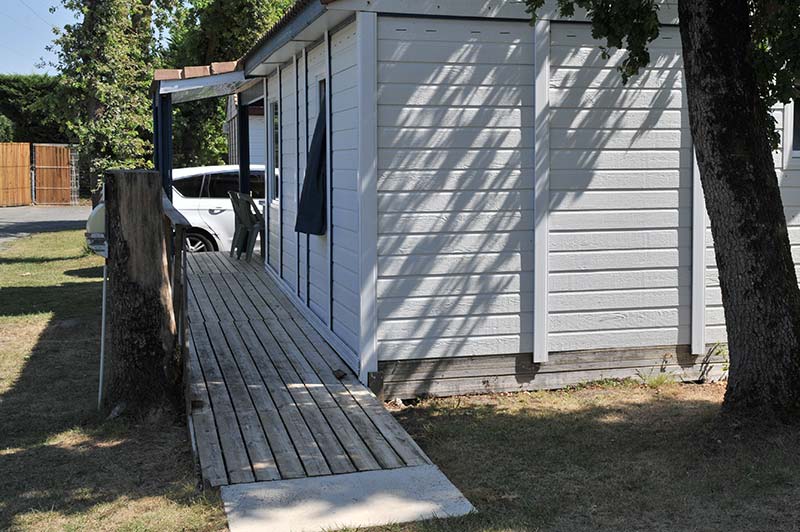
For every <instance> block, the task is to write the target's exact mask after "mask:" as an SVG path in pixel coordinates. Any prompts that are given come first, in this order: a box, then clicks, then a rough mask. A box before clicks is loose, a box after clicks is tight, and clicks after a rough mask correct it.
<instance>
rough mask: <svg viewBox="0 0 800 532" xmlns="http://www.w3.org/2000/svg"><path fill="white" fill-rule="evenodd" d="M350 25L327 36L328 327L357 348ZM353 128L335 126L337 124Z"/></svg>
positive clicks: (355, 109) (355, 130) (353, 62)
mask: <svg viewBox="0 0 800 532" xmlns="http://www.w3.org/2000/svg"><path fill="white" fill-rule="evenodd" d="M356 63H357V58H356V24H355V22H354V23H352V24H350V25H348V26H347V27H345V28H342V29H341V30H339V31H337V32H336V33H334V34H333V35H332V36H331V92H332V101H331V105H332V110H333V115H332V117H331V120H332V122H331V147H332V153H333V157H332V167H331V173H332V175H331V184H332V187H333V196H332V198H331V201H332V210H331V237H332V243H331V246H332V255H333V257H332V260H333V266H332V272H331V273H332V279H331V284H332V298H333V315H332V320H333V323H332V329H333V332H334V334H336V335H337V336H338V337H339V338H340V339H341V340H342V341H343V342H344V343H345V344H346V345H347V346H348V347H350V348H351V349H353V351H355V352H358V349H359V342H358V339H359V333H360V327H361V324H360V298H359V282H358V233H357V232H356V231H357V222H358V203H359V202H358V192H357V188H356V187H357V182H356V180H357V176H358V173H357V169H358V125H357V117H358V107H357V105H358V104H357V98H356V88H357V84H358V76H357V70H356ZM339 123H343V124H345V125H349V124H353V125H355V127H352V128H347V127H337V124H339Z"/></svg>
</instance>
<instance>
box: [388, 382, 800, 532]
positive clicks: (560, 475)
mask: <svg viewBox="0 0 800 532" xmlns="http://www.w3.org/2000/svg"><path fill="white" fill-rule="evenodd" d="M723 394H724V386H723V385H721V384H709V385H684V384H667V383H660V385H659V386H658V387H657V388H653V387H649V386H646V385H641V384H637V383H635V382H632V381H626V382H622V383H610V382H609V383H604V384H603V385H602V386H593V385H589V386H583V387H577V388H573V389H569V390H563V391H554V392H541V393H519V394H507V395H494V396H474V397H460V398H448V399H437V400H426V401H422V402H420V403H418V404H417V405H414V406H411V407H408V408H404V409H402V410H401V411H399V412H395V415H396V416H397V417H398V418H399V419H400V421H401V422H402V423H403V425H404V426H405V427H406V429H407V430H408V431H409V432H410V433H411V435H412V436H414V438H415V439H416V440H417V441H418V442H419V443H420V445H421V446H422V447H423V449H424V450H425V451H426V452H427V453H428V455H429V456H430V457H431V459H432V460H433V461H434V463H436V464H437V465H438V466H439V467H440V468H441V469H442V470H443V471H444V472H445V474H446V475H447V476H448V477H449V478H450V479H451V480H452V481H453V483H454V484H455V485H456V486H458V487H459V489H461V491H462V492H463V493H464V495H466V496H467V498H468V499H469V500H470V501H471V502H472V503H473V504H474V505H475V506H476V508H477V510H478V513H477V514H474V515H470V516H466V517H463V518H457V519H446V520H434V521H428V522H424V523H416V524H410V525H398V526H390V527H382V528H376V529H374V530H375V531H378V530H380V531H392V532H399V531H403V532H428V531H437V532H438V531H465V532H471V531H481V532H489V531H492V532H494V531H496V532H500V531H504V532H505V531H509V532H510V531H514V532H516V531H520V532H522V531H526V532H527V531H536V530H547V531H551V530H552V531H564V532H573V531H594V530H608V531H611V530H613V531H625V530H647V531H653V530H654V531H665V532H666V531H675V530H692V531H694V530H703V531H737V530H742V531H744V530H748V531H749V530H765V531H766V530H770V531H782V530H785V531H790V530H797V529H798V523H800V506H798V505H797V502H796V501H797V499H798V497H799V496H800V454H798V453H797V449H798V448H800V427H798V426H773V427H767V428H764V427H761V428H760V429H758V430H755V429H752V428H747V427H739V428H736V427H734V428H732V429H722V428H720V427H721V425H720V424H718V423H717V422H716V420H717V414H718V410H719V406H720V404H721V401H722V397H723Z"/></svg>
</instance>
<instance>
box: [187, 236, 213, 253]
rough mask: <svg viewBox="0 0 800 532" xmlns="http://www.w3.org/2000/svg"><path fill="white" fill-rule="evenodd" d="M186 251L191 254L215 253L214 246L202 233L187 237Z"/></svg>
mask: <svg viewBox="0 0 800 532" xmlns="http://www.w3.org/2000/svg"><path fill="white" fill-rule="evenodd" d="M186 251H188V252H189V253H203V252H206V251H214V244H213V243H212V242H211V240H210V239H209V238H208V237H207V236H206V235H204V234H202V233H189V234H188V235H186Z"/></svg>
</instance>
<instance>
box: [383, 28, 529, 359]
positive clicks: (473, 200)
mask: <svg viewBox="0 0 800 532" xmlns="http://www.w3.org/2000/svg"><path fill="white" fill-rule="evenodd" d="M378 39H379V42H378V60H379V62H378V139H377V140H378V243H377V245H378V285H377V294H378V341H379V344H378V354H379V358H380V359H383V360H387V359H401V358H426V357H449V356H461V355H480V354H498V353H514V352H520V350H528V351H529V350H530V349H531V345H532V334H533V331H532V326H533V316H532V308H531V306H532V302H533V294H532V280H533V276H532V271H531V270H532V263H533V210H532V209H533V145H534V142H533V80H534V70H533V59H534V58H533V30H532V28H530V26H529V25H527V24H525V23H509V22H500V21H492V20H484V21H477V20H434V19H413V18H391V17H380V18H379V19H378Z"/></svg>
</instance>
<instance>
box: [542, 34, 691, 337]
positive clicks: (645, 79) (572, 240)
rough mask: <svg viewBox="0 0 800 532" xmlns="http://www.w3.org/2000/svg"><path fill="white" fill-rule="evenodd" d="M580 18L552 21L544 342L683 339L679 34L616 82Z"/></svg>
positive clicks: (686, 153) (686, 302)
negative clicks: (627, 78) (628, 78)
mask: <svg viewBox="0 0 800 532" xmlns="http://www.w3.org/2000/svg"><path fill="white" fill-rule="evenodd" d="M599 44H600V43H598V42H597V41H595V40H593V39H592V38H591V30H590V27H589V26H588V25H579V24H559V23H553V24H552V25H551V48H550V61H551V64H550V87H549V99H550V109H551V115H550V119H551V120H550V127H551V130H550V165H551V173H550V210H551V212H550V217H549V230H550V235H549V257H548V266H549V276H548V285H549V286H548V287H549V290H550V293H549V296H548V308H549V312H550V314H549V316H548V327H549V331H550V333H549V336H548V348H549V350H550V351H568V350H578V349H604V348H632V347H646V346H653V345H676V344H687V343H689V334H690V325H691V307H690V297H691V270H690V268H691V242H692V234H691V212H692V211H691V209H692V189H691V186H692V178H691V165H692V160H691V136H690V133H689V129H688V120H687V117H686V114H687V113H686V109H685V107H686V101H685V94H684V92H683V89H682V87H683V74H682V70H681V67H682V62H681V54H680V39H679V35H678V30H677V29H676V28H662V29H661V36H660V37H659V39H657V41H656V42H655V43H653V46H652V47H651V50H650V52H651V63H650V65H649V66H648V68H647V69H645V70H644V72H643V73H642V74H641V75H640V76H637V77H635V78H634V79H633V80H632V83H630V84H629V85H625V86H624V85H622V83H621V79H620V76H619V73H618V72H617V71H616V67H617V66H619V65H620V64H621V61H622V59H623V58H624V52H619V51H615V52H613V53H612V54H611V56H610V57H608V58H603V57H602V53H601V52H600V50H599V49H598V45H599Z"/></svg>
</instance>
